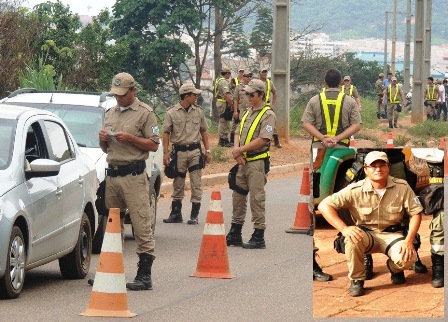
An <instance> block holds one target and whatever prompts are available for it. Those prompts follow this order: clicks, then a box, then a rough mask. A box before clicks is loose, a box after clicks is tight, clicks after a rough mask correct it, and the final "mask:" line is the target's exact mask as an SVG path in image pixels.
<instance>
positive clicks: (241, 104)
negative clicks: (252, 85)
mask: <svg viewBox="0 0 448 322" xmlns="http://www.w3.org/2000/svg"><path fill="white" fill-rule="evenodd" d="M245 87H246V85H245V84H244V83H240V84H239V85H238V86H237V87H236V89H235V93H234V97H235V98H238V109H239V110H240V111H241V112H243V111H245V110H246V108H247V107H248V106H249V100H248V99H247V97H246V91H245V90H244V88H245Z"/></svg>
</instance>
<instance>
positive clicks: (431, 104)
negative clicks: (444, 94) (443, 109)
mask: <svg viewBox="0 0 448 322" xmlns="http://www.w3.org/2000/svg"><path fill="white" fill-rule="evenodd" d="M427 103H428V105H427V106H426V115H429V116H431V117H432V118H434V119H435V118H436V114H437V111H436V101H429V100H428V101H427Z"/></svg>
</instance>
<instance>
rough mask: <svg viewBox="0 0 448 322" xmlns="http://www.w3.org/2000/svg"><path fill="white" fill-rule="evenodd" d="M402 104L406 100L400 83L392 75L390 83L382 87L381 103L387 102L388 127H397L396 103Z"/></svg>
mask: <svg viewBox="0 0 448 322" xmlns="http://www.w3.org/2000/svg"><path fill="white" fill-rule="evenodd" d="M400 99H401V104H402V105H403V106H404V103H405V102H406V100H405V98H404V94H403V90H402V89H401V87H400V85H398V84H397V78H396V77H392V83H391V84H389V85H388V86H387V87H385V88H384V91H383V104H386V103H387V120H388V121H389V129H393V128H398V125H397V121H398V111H397V107H398V104H400Z"/></svg>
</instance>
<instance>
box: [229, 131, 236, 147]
mask: <svg viewBox="0 0 448 322" xmlns="http://www.w3.org/2000/svg"><path fill="white" fill-rule="evenodd" d="M234 142H235V133H230V141H229V143H230V144H232V146H233V143H234Z"/></svg>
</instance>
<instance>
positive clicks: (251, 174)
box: [232, 159, 267, 229]
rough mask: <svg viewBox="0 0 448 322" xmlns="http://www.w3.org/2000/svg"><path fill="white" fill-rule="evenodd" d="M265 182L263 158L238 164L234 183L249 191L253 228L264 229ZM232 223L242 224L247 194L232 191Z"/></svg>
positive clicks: (244, 216)
mask: <svg viewBox="0 0 448 322" xmlns="http://www.w3.org/2000/svg"><path fill="white" fill-rule="evenodd" d="M266 182H267V174H266V173H265V163H264V160H263V159H261V160H255V161H250V162H247V163H246V164H245V165H240V166H239V167H238V171H237V173H236V184H237V185H238V186H239V187H241V188H243V189H244V190H248V191H249V203H250V210H251V212H252V222H253V224H254V229H266V217H265V214H266V208H265V202H266V192H265V190H264V186H265V185H266ZM232 201H233V216H232V223H235V224H244V221H245V218H246V210H247V195H246V196H245V195H242V194H239V193H238V192H236V191H233V194H232Z"/></svg>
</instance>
